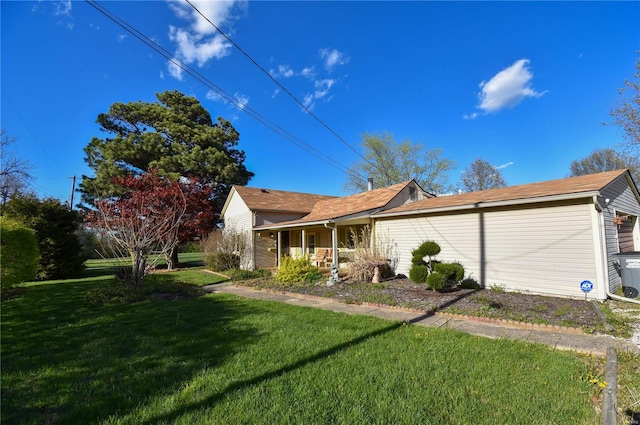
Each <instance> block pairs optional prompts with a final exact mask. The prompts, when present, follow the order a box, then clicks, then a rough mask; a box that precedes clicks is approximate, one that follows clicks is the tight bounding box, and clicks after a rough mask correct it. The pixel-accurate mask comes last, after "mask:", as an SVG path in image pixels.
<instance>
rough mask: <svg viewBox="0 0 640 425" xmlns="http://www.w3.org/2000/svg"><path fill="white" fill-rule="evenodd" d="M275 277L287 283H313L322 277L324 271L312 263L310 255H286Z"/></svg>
mask: <svg viewBox="0 0 640 425" xmlns="http://www.w3.org/2000/svg"><path fill="white" fill-rule="evenodd" d="M275 278H276V280H277V281H278V282H280V283H284V284H286V285H301V284H311V283H315V282H317V281H319V280H320V279H322V273H320V269H318V268H317V267H315V266H313V265H312V264H311V258H310V257H309V256H308V255H303V256H302V257H298V258H292V257H288V256H285V257H282V261H281V263H280V268H279V269H278V271H277V272H276V275H275Z"/></svg>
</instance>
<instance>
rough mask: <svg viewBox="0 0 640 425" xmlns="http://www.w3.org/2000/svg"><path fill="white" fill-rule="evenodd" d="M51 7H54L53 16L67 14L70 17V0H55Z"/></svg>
mask: <svg viewBox="0 0 640 425" xmlns="http://www.w3.org/2000/svg"><path fill="white" fill-rule="evenodd" d="M53 7H54V8H55V9H54V11H53V14H54V15H55V16H68V17H71V8H72V5H71V0H62V1H57V2H55V3H54V4H53Z"/></svg>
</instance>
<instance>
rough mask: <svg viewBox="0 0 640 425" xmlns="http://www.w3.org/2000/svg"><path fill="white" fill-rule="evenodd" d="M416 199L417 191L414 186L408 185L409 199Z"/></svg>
mask: <svg viewBox="0 0 640 425" xmlns="http://www.w3.org/2000/svg"><path fill="white" fill-rule="evenodd" d="M416 199H417V193H416V188H415V186H409V200H410V201H415V200H416Z"/></svg>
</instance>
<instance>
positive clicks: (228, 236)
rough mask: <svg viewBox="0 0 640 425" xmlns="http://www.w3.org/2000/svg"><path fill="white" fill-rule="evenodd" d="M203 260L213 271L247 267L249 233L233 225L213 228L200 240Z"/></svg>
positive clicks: (249, 242) (249, 248)
mask: <svg viewBox="0 0 640 425" xmlns="http://www.w3.org/2000/svg"><path fill="white" fill-rule="evenodd" d="M201 246H202V251H203V252H204V261H205V264H206V265H207V267H208V268H209V269H210V270H213V271H214V272H223V271H226V270H237V269H240V268H249V265H250V264H249V261H250V259H251V235H250V234H249V232H245V231H241V230H238V229H236V228H234V227H226V228H224V229H218V230H214V231H213V232H211V233H210V234H209V236H207V238H206V239H205V240H204V241H203V242H202V244H201Z"/></svg>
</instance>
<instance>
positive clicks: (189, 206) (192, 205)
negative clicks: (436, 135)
mask: <svg viewBox="0 0 640 425" xmlns="http://www.w3.org/2000/svg"><path fill="white" fill-rule="evenodd" d="M180 185H181V187H182V193H183V194H184V197H185V201H186V206H185V212H184V214H183V216H182V219H181V220H180V225H179V227H178V243H180V244H183V243H188V242H192V241H198V240H203V239H204V238H205V237H206V236H207V235H208V234H209V233H211V231H212V230H213V229H214V228H215V225H216V211H215V209H216V207H215V203H214V201H213V199H212V191H213V190H212V188H211V186H210V185H208V184H204V183H202V182H201V181H200V179H199V178H198V177H195V176H190V177H188V178H186V179H182V180H181V182H180ZM177 266H178V244H176V245H175V246H174V247H173V249H172V250H171V252H169V253H168V255H167V268H169V269H173V268H176V267H177Z"/></svg>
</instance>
